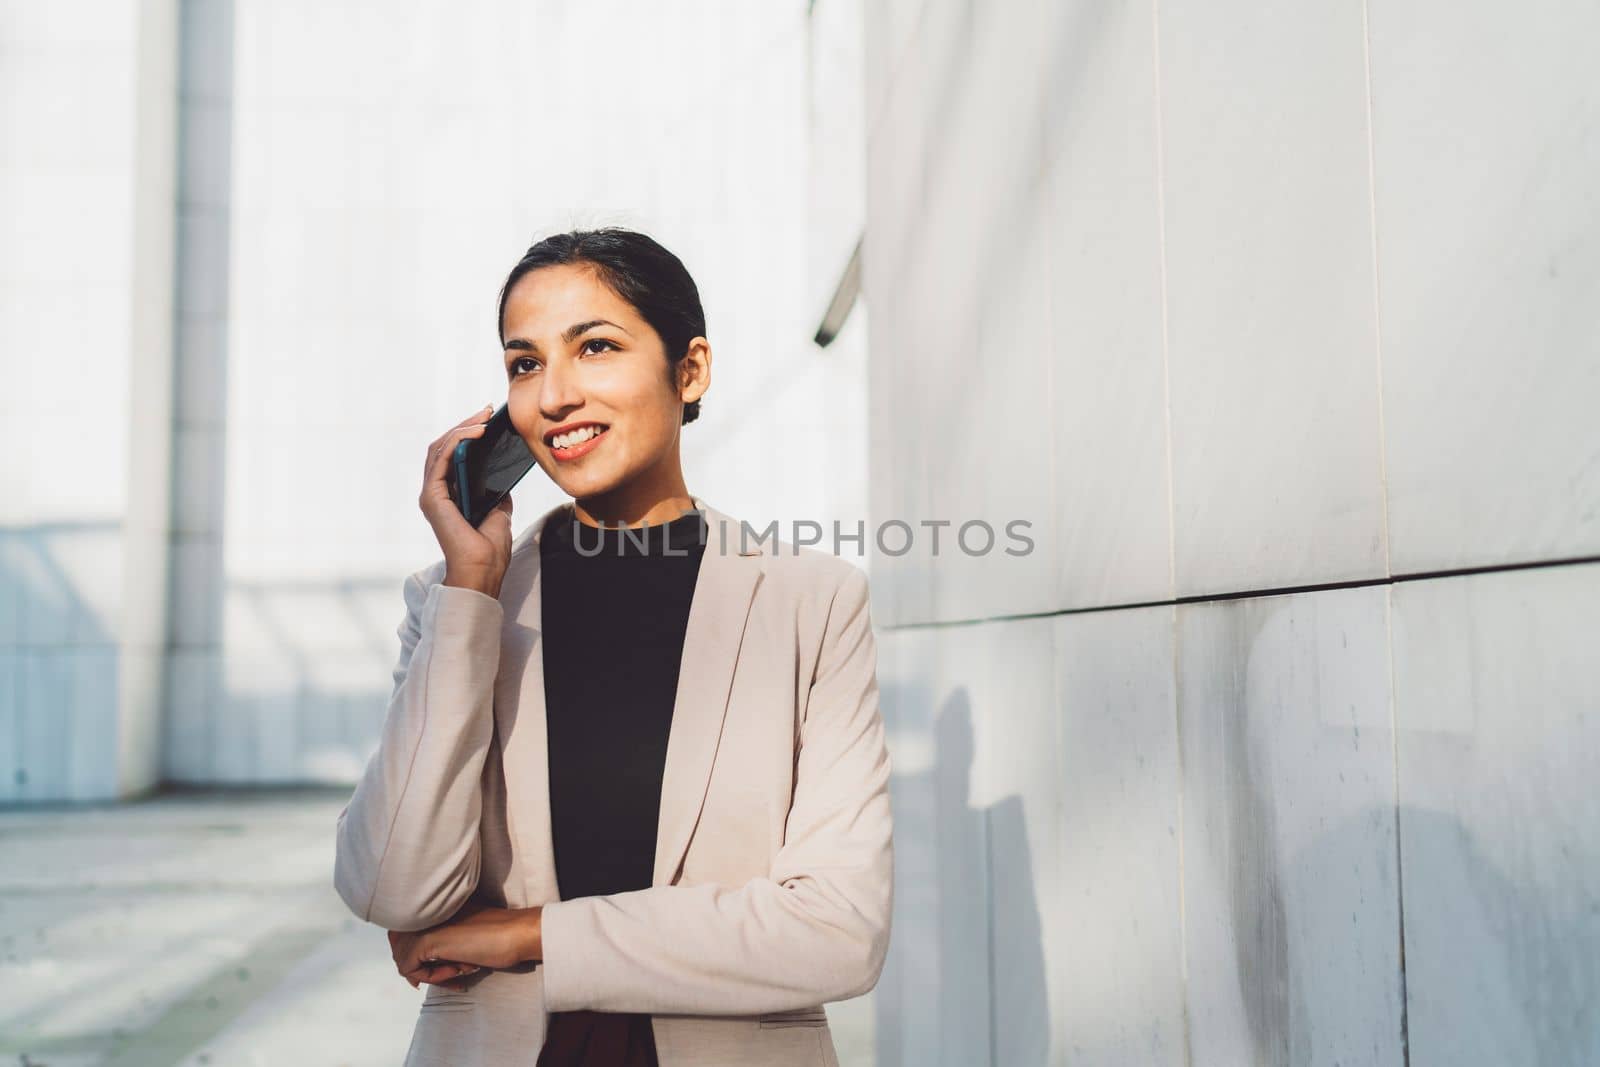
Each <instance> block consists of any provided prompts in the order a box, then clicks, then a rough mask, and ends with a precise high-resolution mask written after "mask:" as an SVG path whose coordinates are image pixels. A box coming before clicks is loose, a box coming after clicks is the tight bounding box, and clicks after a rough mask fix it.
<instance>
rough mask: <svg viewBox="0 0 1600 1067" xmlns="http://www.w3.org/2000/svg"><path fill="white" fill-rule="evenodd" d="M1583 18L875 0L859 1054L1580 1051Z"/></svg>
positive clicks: (1587, 623) (1360, 8)
mask: <svg viewBox="0 0 1600 1067" xmlns="http://www.w3.org/2000/svg"><path fill="white" fill-rule="evenodd" d="M1597 29H1600V26H1597V25H1596V16H1595V13H1594V12H1593V11H1592V10H1591V9H1587V8H1583V9H1580V8H1579V7H1576V6H1573V5H1566V4H1559V3H1536V4H1534V5H1533V6H1531V7H1527V6H1524V7H1522V8H1518V9H1517V10H1516V11H1515V12H1510V11H1508V10H1507V9H1506V8H1504V7H1503V6H1500V5H1492V4H1488V3H1484V2H1473V3H1468V4H1465V5H1462V4H1444V3H1434V2H1431V0H1372V2H1370V3H1368V4H1365V5H1362V4H1355V5H1351V4H1344V3H1333V2H1326V3H1316V4H1312V5H1309V6H1307V5H1289V6H1281V7H1263V6H1261V5H1245V4H1237V3H1231V4H1227V3H1225V4H1221V5H1217V4H1210V5H1189V6H1186V5H1174V4H1167V3H1163V2H1160V0H1157V2H1156V3H1153V4H1122V3H1089V2H1071V3H1063V4H1043V3H1031V4H1007V5H972V4H943V3H936V2H916V0H870V2H869V3H868V5H867V11H866V38H865V47H864V57H865V67H864V70H865V72H866V77H867V85H866V92H867V108H866V121H867V124H868V125H867V129H868V134H867V136H868V190H869V192H868V205H867V226H866V235H867V236H866V246H865V266H866V282H865V299H866V301H867V303H868V305H869V306H870V308H871V312H872V314H871V336H870V350H871V366H870V374H871V400H872V406H873V422H872V438H871V441H872V446H871V463H872V467H871V470H872V477H871V482H870V489H871V508H870V510H871V515H872V520H873V523H874V525H875V526H877V525H879V524H882V523H884V522H886V521H888V520H891V519H900V520H902V521H906V522H908V523H910V524H912V526H914V527H916V526H917V525H918V524H920V523H921V522H923V521H925V520H949V521H951V522H952V523H954V524H957V525H959V524H960V523H961V522H964V521H967V520H972V519H984V520H986V521H989V522H990V523H992V524H993V525H995V526H996V528H1003V524H1004V523H1005V522H1006V521H1009V520H1011V519H1025V520H1028V521H1030V522H1031V523H1032V524H1033V525H1032V527H1031V531H1032V535H1033V536H1034V538H1035V540H1036V548H1035V550H1034V551H1033V552H1031V553H1029V554H1026V555H1020V556H1004V555H997V554H990V555H987V556H980V555H971V556H969V555H967V554H965V553H963V552H961V551H959V550H958V549H954V548H952V547H951V544H950V537H949V534H950V532H951V531H952V530H953V529H954V526H952V527H950V528H946V530H945V538H944V541H943V544H942V548H943V551H941V552H940V553H939V554H938V555H937V557H935V555H934V553H933V551H932V548H931V544H932V542H931V538H930V537H928V536H927V533H928V531H927V529H926V528H920V529H919V530H918V533H919V536H918V537H917V538H916V539H915V543H914V547H913V550H912V551H910V552H907V553H906V554H904V555H890V554H888V553H883V554H880V555H879V556H877V557H876V558H875V559H874V561H873V570H874V605H873V606H874V615H875V619H876V621H877V622H878V624H879V626H880V627H881V629H882V631H883V632H882V638H881V641H882V647H883V650H884V652H883V655H884V665H883V670H882V671H881V679H882V685H883V690H884V698H885V707H886V710H887V714H888V717H889V721H890V726H891V731H892V744H893V752H894V758H895V764H896V772H897V773H896V780H895V801H896V808H897V819H898V835H897V842H896V846H897V879H898V882H897V912H896V917H895V924H896V926H895V932H894V940H893V947H892V950H891V958H890V961H889V964H888V967H887V968H886V971H885V975H884V978H883V981H882V982H881V983H880V985H879V987H878V990H877V992H876V994H875V997H876V1012H877V1020H878V1027H877V1045H878V1048H877V1052H878V1063H879V1064H881V1065H885V1067H887V1065H892V1064H902V1063H903V1064H912V1063H915V1064H935V1063H943V1064H952V1065H960V1067H973V1065H980V1064H994V1065H996V1067H1011V1065H1017V1064H1043V1063H1092V1064H1130V1065H1131V1064H1139V1065H1148V1064H1216V1065H1228V1067H1233V1065H1237V1064H1260V1065H1274V1067H1276V1065H1281V1064H1289V1063H1294V1064H1333V1063H1363V1064H1373V1065H1380V1067H1389V1065H1400V1064H1405V1063H1409V1064H1412V1065H1422V1064H1428V1065H1435V1064H1437V1065H1446V1064H1449V1065H1461V1064H1486V1065H1487V1064H1503V1063H1511V1062H1518V1063H1533V1062H1539V1063H1580V1062H1590V1061H1593V1060H1595V1059H1596V1058H1600V1013H1597V1009H1596V1004H1597V1003H1600V965H1597V963H1596V960H1600V953H1597V951H1596V950H1597V949H1600V906H1597V902H1600V851H1597V850H1596V849H1595V848H1594V847H1593V845H1592V840H1591V839H1592V832H1591V828H1592V827H1593V826H1594V825H1595V819H1596V816H1597V815H1600V801H1597V800H1596V796H1597V795H1600V794H1597V793H1596V791H1595V790H1594V789H1593V786H1592V780H1593V777H1594V771H1595V769H1596V767H1600V716H1597V714H1596V711H1597V702H1600V659H1597V658H1596V657H1595V656H1593V655H1592V646H1593V634H1594V633H1595V632H1596V630H1597V628H1600V608H1597V607H1596V604H1597V603H1600V600H1597V597H1596V592H1597V591H1600V563H1595V562H1592V561H1593V560H1595V559H1596V558H1597V557H1600V435H1597V434H1596V431H1595V429H1594V426H1595V420H1594V403H1595V398H1596V397H1597V396H1600V333H1597V332H1596V331H1595V330H1594V329H1593V306H1594V300H1595V294H1596V282H1597V278H1600V217H1597V213H1596V211H1595V209H1594V200H1593V188H1594V187H1595V184H1596V181H1597V179H1600V154H1597V153H1596V148H1595V146H1596V140H1595V137H1594V131H1595V129H1596V128H1597V124H1600V91H1597V90H1600V76H1597V74H1596V68H1595V67H1594V65H1593V64H1592V62H1589V61H1588V59H1587V56H1586V49H1585V45H1584V44H1583V42H1585V41H1587V40H1590V39H1592V38H1593V36H1594V34H1595V31H1596V30H1597ZM896 543H898V542H896ZM1582 560H1589V561H1590V562H1581V561H1582ZM1524 564H1530V565H1534V566H1533V567H1532V568H1531V569H1516V568H1520V567H1521V565H1524ZM1439 572H1449V573H1443V574H1441V573H1439Z"/></svg>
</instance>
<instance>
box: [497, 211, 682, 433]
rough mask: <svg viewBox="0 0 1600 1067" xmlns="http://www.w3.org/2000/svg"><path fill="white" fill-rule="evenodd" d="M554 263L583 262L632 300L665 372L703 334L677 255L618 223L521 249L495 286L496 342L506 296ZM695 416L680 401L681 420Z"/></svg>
mask: <svg viewBox="0 0 1600 1067" xmlns="http://www.w3.org/2000/svg"><path fill="white" fill-rule="evenodd" d="M558 264H587V265H589V266H591V267H593V268H594V270H595V273H596V274H597V275H598V276H599V278H600V280H601V281H602V282H604V283H605V285H606V287H607V288H609V289H610V290H611V291H612V292H614V293H616V294H617V296H619V297H621V298H622V299H623V300H626V301H627V302H628V303H629V304H632V305H633V308H634V310H635V311H637V312H638V313H639V316H640V317H641V318H642V319H644V320H645V321H646V322H648V323H649V324H650V328H651V329H653V330H655V331H656V333H657V334H659V335H660V337H661V343H662V345H663V346H664V347H665V348H666V351H667V374H668V377H669V378H670V379H672V380H673V381H676V375H675V371H676V369H677V366H678V364H679V363H680V362H682V361H683V357H684V356H686V355H688V354H689V342H690V341H692V340H694V339H695V338H696V337H704V336H705V333H706V313H705V310H704V309H703V308H701V306H700V290H699V289H697V288H695V284H694V279H693V278H691V277H689V272H688V270H687V269H685V268H684V265H683V262H682V261H681V260H679V259H678V257H677V256H675V255H673V254H672V253H671V252H668V251H667V250H666V249H665V248H663V247H661V245H659V244H657V243H656V241H655V240H654V239H653V238H651V237H647V236H646V235H644V234H642V233H637V232H635V231H633V230H626V229H623V228H621V227H618V226H607V227H604V228H602V229H598V230H570V231H568V232H566V233H557V234H552V235H550V236H549V237H546V238H545V239H544V240H542V241H540V242H538V243H537V244H535V245H534V246H533V247H531V248H529V249H528V250H527V251H526V252H524V253H523V254H522V259H521V261H519V262H518V263H517V265H516V266H515V267H512V268H511V274H510V276H509V277H507V278H506V284H505V285H504V287H502V288H501V290H500V315H499V319H498V320H497V323H498V329H499V333H500V344H501V345H502V346H503V345H504V344H505V343H506V296H507V295H508V294H509V293H510V292H511V288H512V286H514V285H516V284H517V281H518V280H519V279H520V278H521V277H522V276H523V275H524V274H527V273H528V272H529V271H532V270H538V269H539V268H540V267H551V266H556V265H558ZM699 417H700V401H698V400H694V401H691V402H689V403H688V404H685V405H684V406H683V422H684V425H688V424H689V423H691V422H693V421H694V420H695V419H697V418H699Z"/></svg>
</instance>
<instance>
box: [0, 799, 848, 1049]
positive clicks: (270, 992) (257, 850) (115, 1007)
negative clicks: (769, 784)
mask: <svg viewBox="0 0 1600 1067" xmlns="http://www.w3.org/2000/svg"><path fill="white" fill-rule="evenodd" d="M348 796H349V792H348V790H318V791H294V792H248V793H246V792H221V793H175V794H166V795H163V796H160V797H156V798H154V799H151V800H146V801H140V802H135V803H130V804H121V805H115V806H103V807H98V806H97V807H77V808H50V809H43V808H39V809H15V808H13V809H5V810H0V990H3V991H4V995H3V996H0V1065H10V1064H13V1063H14V1064H17V1065H19V1067H86V1065H90V1064H95V1065H100V1064H106V1065H117V1067H173V1065H180V1064H181V1065H183V1067H194V1065H202V1064H204V1065H209V1067H233V1065H248V1067H253V1065H263V1067H265V1065H268V1064H271V1065H282V1064H289V1063H293V1064H296V1065H297V1067H300V1065H303V1067H393V1065H396V1064H399V1063H400V1062H401V1061H402V1060H403V1059H404V1057H405V1050H406V1046H407V1044H408V1043H409V1041H410V1039H411V1025H412V1022H413V1020H414V1019H415V1013H416V1005H417V1003H418V1001H420V1000H421V998H422V993H421V991H419V990H414V989H412V988H411V987H410V986H409V985H408V984H406V982H405V980H404V979H402V978H400V977H399V976H398V975H396V974H395V973H394V970H393V968H392V965H391V964H390V962H389V953H388V943H387V941H386V939H385V937H384V933H383V931H382V930H381V929H379V928H377V927H375V926H370V925H367V924H365V923H362V922H359V921H358V920H356V919H355V917H354V916H352V915H351V914H350V913H349V912H348V911H347V910H346V909H345V907H344V904H343V902H342V901H340V900H339V898H338V896H337V895H336V894H335V893H334V891H333V888H332V884H331V880H332V868H333V825H334V820H335V817H336V816H337V815H338V812H339V809H340V808H341V807H342V806H343V804H344V802H345V800H346V799H347V798H348ZM869 999H870V998H862V999H860V1000H857V1001H852V1002H849V1003H846V1004H836V1005H829V1008H828V1012H829V1015H830V1017H831V1018H832V1021H833V1026H834V1033H835V1041H836V1044H837V1045H838V1048H839V1053H840V1058H841V1060H842V1061H843V1063H844V1064H845V1065H846V1067H870V1065H871V1064H872V1055H871V1043H872V1035H871V1026H872V1015H871V1007H870V1003H869ZM528 1062H529V1063H530V1064H531V1063H532V1062H533V1057H532V1056H530V1057H529V1061H528Z"/></svg>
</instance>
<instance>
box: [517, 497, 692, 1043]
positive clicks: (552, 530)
mask: <svg viewBox="0 0 1600 1067" xmlns="http://www.w3.org/2000/svg"><path fill="white" fill-rule="evenodd" d="M705 530H706V523H705V516H704V514H703V512H701V511H687V512H684V513H683V515H681V516H679V517H678V518H675V519H672V520H671V521H669V522H663V523H655V524H653V525H649V526H643V527H632V528H627V529H619V528H615V527H593V526H589V525H587V524H585V523H583V522H582V521H581V520H579V519H578V518H577V517H576V516H575V515H574V514H573V513H572V512H571V510H570V509H568V510H566V511H564V512H562V513H561V514H560V515H559V516H556V517H552V518H551V520H550V521H549V523H548V524H547V525H546V527H545V529H544V531H543V533H541V535H540V538H539V556H540V562H539V567H540V575H541V576H540V585H541V592H540V611H541V618H542V629H543V634H542V635H541V638H542V643H543V656H544V693H545V722H546V731H547V736H548V738H549V763H550V826H551V831H552V834H553V838H554V846H555V861H556V882H557V886H558V888H559V890H560V893H561V899H563V900H570V899H572V898H574V897H582V896H601V895H605V894H609V893H621V892H626V891H628V890H631V889H648V888H649V887H650V883H651V880H652V876H653V872H654V869H655V842H656V826H657V822H658V820H659V817H660V812H661V772H662V768H663V767H664V766H665V764H666V758H667V737H668V733H669V731H670V729H671V726H672V706H673V704H674V702H675V700H676V697H677V689H678V668H679V666H680V664H681V663H682V660H683V638H684V633H685V631H686V629H687V627H688V623H689V604H690V601H691V600H692V598H693V596H694V587H695V581H696V579H697V578H698V577H699V573H700V562H701V558H702V557H703V556H704V554H705V542H706V536H705ZM655 1062H656V1060H655V1045H654V1039H653V1036H652V1032H651V1029H650V1017H649V1016H648V1015H642V1014H641V1015H621V1014H610V1013H601V1012H557V1013H554V1014H552V1015H551V1016H550V1032H549V1034H548V1035H547V1037H546V1043H545V1047H544V1050H543V1051H542V1052H541V1054H540V1057H539V1064H540V1065H541V1067H550V1065H553V1064H562V1065H571V1067H577V1065H579V1064H599V1063H605V1064H634V1063H638V1064H654V1063H655Z"/></svg>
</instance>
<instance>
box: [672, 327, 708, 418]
mask: <svg viewBox="0 0 1600 1067" xmlns="http://www.w3.org/2000/svg"><path fill="white" fill-rule="evenodd" d="M677 366H678V397H679V399H681V400H682V401H683V402H684V403H685V404H692V403H694V402H695V401H696V400H699V399H700V398H701V397H702V396H704V395H705V393H706V390H707V389H709V388H711V342H710V341H707V340H706V339H705V338H704V337H696V338H694V339H693V340H692V341H690V342H689V350H688V352H686V353H685V354H684V357H683V358H682V359H681V360H679V361H678V365H677Z"/></svg>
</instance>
